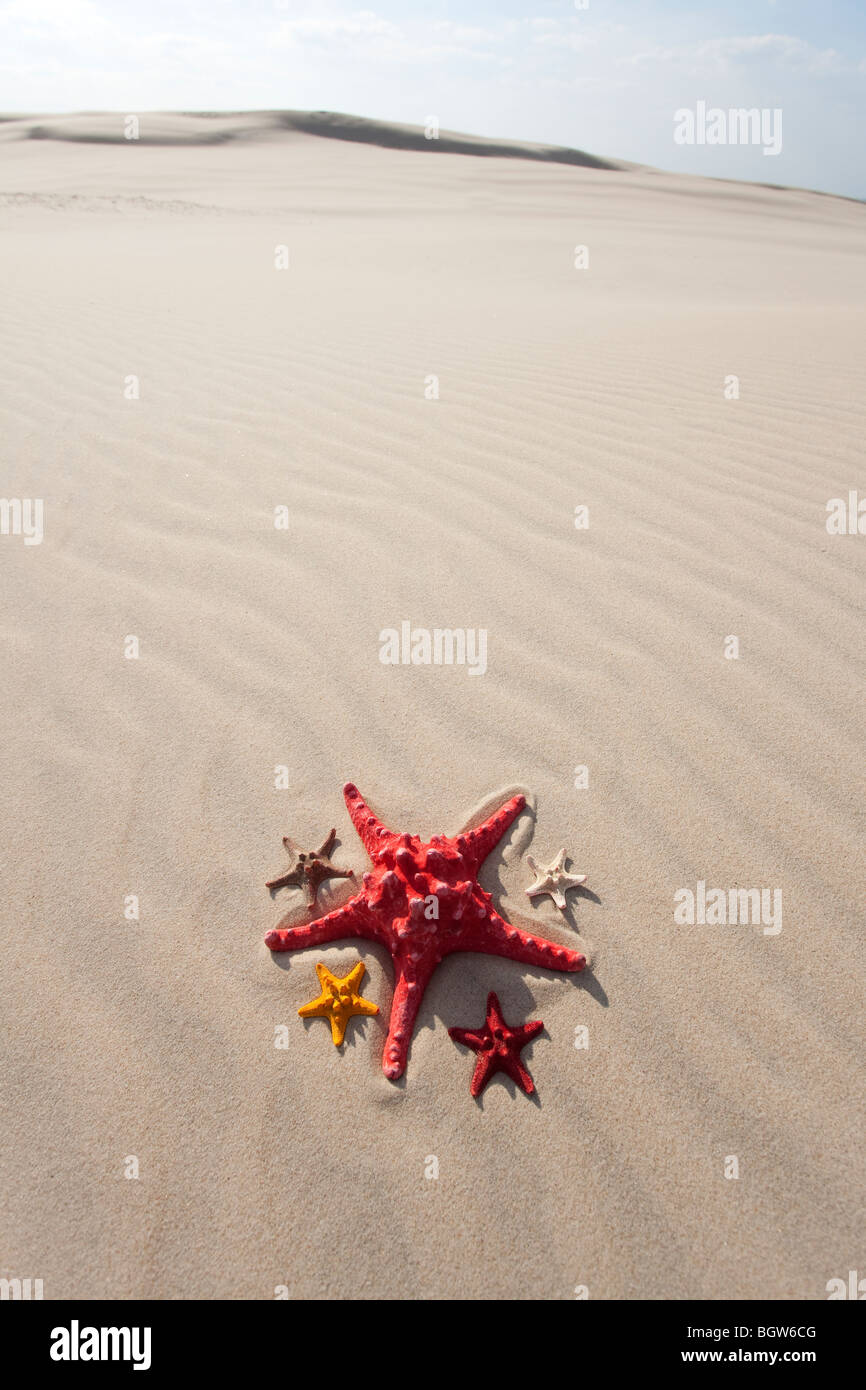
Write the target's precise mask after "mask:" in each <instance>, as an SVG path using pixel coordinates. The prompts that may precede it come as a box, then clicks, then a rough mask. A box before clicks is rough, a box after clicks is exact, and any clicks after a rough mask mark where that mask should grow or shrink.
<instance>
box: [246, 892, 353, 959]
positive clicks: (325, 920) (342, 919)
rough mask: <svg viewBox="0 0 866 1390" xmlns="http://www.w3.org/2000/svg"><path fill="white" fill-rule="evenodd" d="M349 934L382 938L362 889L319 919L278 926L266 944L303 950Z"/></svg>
mask: <svg viewBox="0 0 866 1390" xmlns="http://www.w3.org/2000/svg"><path fill="white" fill-rule="evenodd" d="M347 936H366V937H369V938H371V939H373V940H377V941H378V940H380V939H381V937H380V932H379V929H378V926H377V924H376V922H375V921H373V919H372V917H371V915H370V913H369V912H368V910H367V907H366V904H365V902H364V899H363V896H362V895H361V894H360V893H359V894H358V896H357V897H355V898H351V899H350V900H349V902H347V903H344V905H343V906H342V907H338V908H337V909H336V911H334V912H329V913H328V915H327V917H320V918H319V919H318V921H316V922H307V923H305V924H304V925H303V926H300V927H275V928H274V930H273V931H269V932H268V933H267V934H266V936H265V945H266V946H269V947H270V949H271V950H272V951H302V950H303V949H304V948H305V947H306V946H324V945H325V943H326V942H328V941H340V940H341V939H343V938H344V937H347Z"/></svg>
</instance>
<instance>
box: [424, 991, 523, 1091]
mask: <svg viewBox="0 0 866 1390" xmlns="http://www.w3.org/2000/svg"><path fill="white" fill-rule="evenodd" d="M543 1027H544V1024H543V1023H542V1022H541V1019H535V1020H534V1021H533V1022H532V1023H521V1024H519V1025H518V1027H517V1028H509V1027H508V1024H507V1023H506V1022H505V1019H504V1018H503V1017H502V1007H501V1005H500V1003H499V1000H498V999H497V997H496V995H495V994H488V996H487V1018H486V1020H485V1022H484V1027H483V1028H449V1029H448V1032H449V1033H450V1035H451V1037H452V1038H453V1039H454V1041H455V1042H459V1043H462V1044H463V1046H464V1047H471V1048H472V1051H473V1052H477V1053H478V1061H477V1062H476V1064H475V1071H474V1072H473V1073H472V1080H471V1081H470V1083H469V1090H470V1092H471V1093H472V1095H473V1096H480V1094H481V1092H482V1091H483V1090H484V1087H485V1086H486V1085H487V1083H488V1081H489V1080H490V1078H491V1077H493V1076H495V1075H496V1073H497V1072H498V1071H504V1072H507V1073H508V1075H509V1076H510V1077H511V1079H512V1081H516V1082H517V1084H518V1086H519V1087H520V1089H521V1090H522V1091H525V1092H526V1094H527V1095H528V1096H531V1095H532V1092H533V1091H534V1090H535V1083H534V1082H533V1080H532V1077H531V1076H530V1075H529V1072H528V1071H527V1070H526V1067H525V1066H524V1065H523V1063H522V1062H521V1060H520V1051H521V1048H524V1047H525V1046H526V1044H527V1043H528V1042H531V1041H532V1039H533V1038H534V1037H535V1036H536V1034H537V1033H540V1032H541V1030H542V1028H543Z"/></svg>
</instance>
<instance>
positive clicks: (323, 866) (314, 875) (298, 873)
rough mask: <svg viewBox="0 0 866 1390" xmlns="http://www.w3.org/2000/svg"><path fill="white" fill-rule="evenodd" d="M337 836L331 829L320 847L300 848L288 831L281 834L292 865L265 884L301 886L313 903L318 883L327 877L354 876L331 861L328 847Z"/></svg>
mask: <svg viewBox="0 0 866 1390" xmlns="http://www.w3.org/2000/svg"><path fill="white" fill-rule="evenodd" d="M336 839H337V832H336V830H332V831H331V833H330V835H329V836H328V838H327V840H326V841H325V843H324V844H323V845H322V847H321V849H315V850H302V849H301V847H300V845H296V844H295V842H294V840H292V839H291V838H290V837H289V836H288V835H284V836H283V844H284V845H285V847H286V849H287V850H288V852H289V857H290V859H291V860H292V867H291V868H290V869H289V871H288V873H286V874H282V875H281V876H280V877H279V878H272V879H271V881H270V883H266V884H265V887H266V888H270V889H271V891H272V892H273V891H275V890H276V889H277V888H303V889H304V890H305V892H306V895H307V905H308V906H309V907H315V906H316V895H317V894H318V891H319V884H320V883H323V882H324V881H325V879H326V878H354V874H353V872H352V870H351V869H338V868H337V866H336V864H332V863H331V851H332V849H333V848H334V843H335V841H336Z"/></svg>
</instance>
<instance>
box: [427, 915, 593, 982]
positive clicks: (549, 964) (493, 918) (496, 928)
mask: <svg viewBox="0 0 866 1390" xmlns="http://www.w3.org/2000/svg"><path fill="white" fill-rule="evenodd" d="M451 950H452V951H480V952H481V953H483V954H485V955H490V956H507V957H508V958H509V959H510V960H519V961H521V962H522V964H523V965H542V966H544V968H545V970H567V971H576V970H582V969H583V967H584V966H585V965H586V956H585V955H584V954H583V952H582V951H572V950H569V948H568V947H567V946H557V945H556V944H555V942H553V941H545V940H544V938H543V937H541V936H533V934H532V933H531V932H528V931H521V930H520V928H519V927H512V926H511V925H510V923H508V922H506V921H505V920H504V918H502V917H500V916H499V913H498V912H496V910H495V909H494V908H492V907H490V908H488V909H487V916H486V917H485V918H484V919H483V920H482V921H480V922H478V924H477V925H475V926H472V927H468V928H467V929H466V930H465V931H464V932H462V933H461V936H460V940H459V942H458V944H457V945H456V946H452V947H451Z"/></svg>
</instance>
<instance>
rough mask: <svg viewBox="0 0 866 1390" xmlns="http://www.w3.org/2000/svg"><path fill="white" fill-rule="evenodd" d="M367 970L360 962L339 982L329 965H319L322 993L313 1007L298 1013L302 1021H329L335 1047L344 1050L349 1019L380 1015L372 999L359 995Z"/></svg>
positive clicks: (306, 1007)
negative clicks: (360, 1015)
mask: <svg viewBox="0 0 866 1390" xmlns="http://www.w3.org/2000/svg"><path fill="white" fill-rule="evenodd" d="M366 968H367V967H366V966H365V964H364V962H363V961H360V960H359V961H358V964H357V965H356V966H355V968H354V969H353V970H350V971H349V973H348V975H346V976H344V977H343V979H338V978H337V976H336V975H332V974H331V972H330V970H329V969H328V967H327V965H321V964H320V965H317V966H316V974H317V975H318V977H319V984H320V985H321V986H322V992H321V994H320V995H319V997H318V999H314V1000H313V1002H312V1003H311V1004H303V1005H302V1006H301V1008H300V1009H298V1013H299V1014H300V1015H301V1018H327V1019H328V1020H329V1021H330V1024H331V1037H332V1038H333V1040H334V1046H335V1047H340V1046H341V1044H342V1042H343V1039H344V1037H345V1036H346V1025H347V1023H348V1022H349V1019H350V1018H354V1017H355V1015H356V1014H364V1015H365V1016H366V1017H369V1016H370V1015H371V1014H377V1013H378V1012H379V1005H378V1004H371V1003H370V1000H369V999H362V998H361V996H360V994H359V993H358V986H359V984H360V983H361V981H362V980H363V978H364V971H365V970H366Z"/></svg>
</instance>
